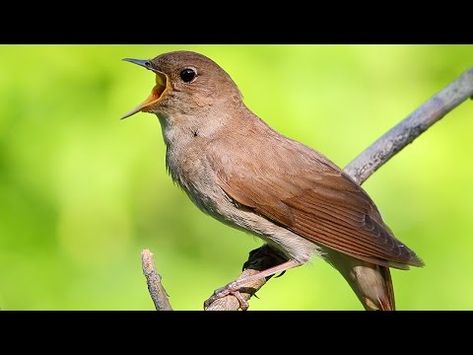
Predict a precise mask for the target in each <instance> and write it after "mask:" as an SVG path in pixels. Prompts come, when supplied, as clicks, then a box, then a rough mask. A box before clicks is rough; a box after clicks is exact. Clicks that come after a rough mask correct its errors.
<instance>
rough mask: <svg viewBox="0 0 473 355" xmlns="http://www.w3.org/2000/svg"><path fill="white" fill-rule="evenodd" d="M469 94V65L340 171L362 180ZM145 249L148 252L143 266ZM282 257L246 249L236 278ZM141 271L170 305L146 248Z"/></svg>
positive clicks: (210, 306) (472, 83) (257, 285)
mask: <svg viewBox="0 0 473 355" xmlns="http://www.w3.org/2000/svg"><path fill="white" fill-rule="evenodd" d="M470 97H471V98H473V68H471V69H469V70H467V71H466V72H464V73H463V74H462V75H461V76H460V77H459V78H458V79H457V80H455V81H454V82H452V83H451V84H450V85H448V86H447V87H446V88H444V89H443V90H442V91H440V92H439V93H437V94H436V95H435V96H433V97H432V98H430V99H429V100H428V101H427V102H425V103H424V104H423V105H422V106H420V107H419V108H418V109H417V110H415V111H414V112H413V113H411V114H410V115H409V116H407V118H405V119H404V120H402V121H401V122H400V123H398V124H397V125H396V126H394V127H393V128H392V129H391V130H389V131H388V132H386V133H385V134H384V135H383V136H382V137H381V138H379V139H378V140H377V141H376V142H374V143H373V144H372V145H371V146H369V147H368V148H367V149H366V150H365V151H363V152H362V153H361V154H360V155H358V156H357V157H356V158H355V159H354V160H353V161H352V162H350V163H349V164H348V165H347V166H346V167H345V169H344V171H345V172H346V173H347V174H348V175H349V176H350V177H351V178H352V179H353V180H354V181H355V182H357V183H358V184H360V185H361V184H362V183H363V182H364V181H366V179H368V178H369V177H370V176H371V175H372V174H373V173H374V172H375V171H376V170H378V169H379V168H380V167H381V166H383V165H384V164H385V163H386V162H387V161H388V160H389V159H391V158H392V157H393V156H394V155H396V154H397V153H398V152H400V151H401V150H402V149H403V148H404V147H405V146H406V145H408V144H409V143H411V142H412V141H413V140H414V139H416V138H417V137H418V136H420V135H421V134H422V133H423V132H425V131H426V130H427V129H428V128H429V127H430V126H432V125H433V124H434V123H435V122H437V121H438V120H440V119H441V118H442V117H444V116H445V115H446V114H447V113H448V112H450V111H451V110H453V109H454V108H455V107H457V106H458V105H460V104H461V103H462V102H463V101H465V100H467V99H468V98H470ZM145 253H148V254H149V256H148V257H147V261H146V265H147V266H146V267H145ZM284 261H286V260H285V259H284V258H283V257H282V256H281V255H279V253H278V252H277V251H275V250H273V249H271V248H270V247H269V246H267V245H264V246H262V247H261V248H258V249H255V250H253V251H251V252H250V255H249V257H248V260H247V261H246V262H245V264H244V265H243V272H242V273H241V274H240V276H239V279H241V278H244V277H246V276H250V275H253V274H256V273H257V272H259V271H261V270H264V269H267V268H270V267H272V266H276V265H279V264H281V263H282V262H284ZM142 263H143V271H144V273H145V276H146V279H147V281H148V289H149V291H150V294H151V298H152V299H153V301H154V304H155V306H156V309H158V310H159V309H171V305H170V304H169V300H168V298H167V296H166V291H164V288H163V287H162V285H161V282H160V277H159V275H158V274H157V273H156V271H155V270H154V266H153V261H152V254H151V252H150V251H149V250H144V251H143V253H142ZM269 278H270V277H268V278H266V279H265V280H259V281H255V282H253V283H252V284H249V285H247V286H246V287H244V288H242V289H241V290H240V292H241V295H242V297H243V300H244V301H248V300H249V299H250V298H251V296H253V295H254V294H255V293H256V292H257V291H258V290H259V289H261V287H263V285H264V284H265V283H266V281H267V280H269ZM204 308H205V309H206V310H238V309H239V308H240V301H239V300H238V299H237V298H236V297H235V296H233V295H228V296H226V297H223V298H220V299H217V300H215V301H213V302H211V303H210V302H208V300H207V301H206V302H205V306H204Z"/></svg>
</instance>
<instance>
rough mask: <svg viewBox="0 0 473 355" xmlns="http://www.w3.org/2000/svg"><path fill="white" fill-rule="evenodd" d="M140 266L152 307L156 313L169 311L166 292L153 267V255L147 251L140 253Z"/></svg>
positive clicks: (170, 308)
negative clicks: (151, 300)
mask: <svg viewBox="0 0 473 355" xmlns="http://www.w3.org/2000/svg"><path fill="white" fill-rule="evenodd" d="M141 266H142V267H143V273H144V274H145V277H146V282H147V284H148V290H149V294H150V295H151V298H152V299H153V302H154V306H155V307H156V310H158V311H171V310H172V307H171V304H170V303H169V299H168V296H167V292H166V290H165V289H164V287H163V284H162V283H161V276H160V275H159V274H158V272H157V271H156V266H155V265H154V260H153V253H151V251H150V250H149V249H144V250H143V251H142V252H141Z"/></svg>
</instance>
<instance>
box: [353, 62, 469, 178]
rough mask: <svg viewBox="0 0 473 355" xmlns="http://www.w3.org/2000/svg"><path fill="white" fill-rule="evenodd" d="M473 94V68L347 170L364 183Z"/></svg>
mask: <svg viewBox="0 0 473 355" xmlns="http://www.w3.org/2000/svg"><path fill="white" fill-rule="evenodd" d="M472 96H473V68H471V69H469V70H467V71H466V72H464V73H463V74H462V75H461V76H460V77H459V78H458V79H457V80H455V81H454V82H452V83H451V84H450V85H448V86H447V87H446V88H444V89H443V90H442V91H440V92H439V93H437V94H436V95H434V96H433V97H432V98H430V99H429V100H428V101H427V102H425V103H424V104H423V105H422V106H420V107H419V108H418V109H417V110H415V111H414V112H413V113H411V114H410V115H409V116H407V117H406V118H405V119H404V120H402V121H401V122H399V123H398V124H397V125H396V126H394V127H393V128H391V129H390V130H389V131H388V132H386V133H385V134H384V135H383V136H382V137H381V138H379V139H378V140H377V141H376V142H374V143H373V144H372V145H370V146H369V147H368V148H367V149H366V150H365V151H363V152H362V153H361V154H360V155H358V156H357V157H356V158H355V159H353V160H352V161H351V163H350V164H348V165H347V166H346V167H345V169H344V171H345V172H346V173H347V174H348V175H350V176H351V177H352V178H353V179H354V180H355V181H356V182H357V183H358V184H360V185H361V184H362V183H363V182H364V181H365V180H366V179H368V178H369V177H370V176H371V175H372V174H373V173H374V172H375V171H376V170H378V169H379V168H380V167H381V166H383V165H384V164H385V163H386V162H387V161H388V160H389V159H391V158H392V157H393V156H394V155H396V154H397V153H398V152H399V151H401V150H402V149H403V148H404V147H405V146H406V145H408V144H409V143H412V141H413V140H414V139H416V138H417V137H418V136H420V135H421V134H422V133H423V132H424V131H426V130H427V129H428V128H429V127H430V126H432V125H433V124H434V123H435V122H437V121H439V120H440V119H441V118H442V117H444V116H445V115H446V114H447V113H449V112H450V111H451V110H453V109H454V108H455V107H457V106H458V105H460V104H461V103H462V102H463V101H465V100H467V99H468V98H469V97H472Z"/></svg>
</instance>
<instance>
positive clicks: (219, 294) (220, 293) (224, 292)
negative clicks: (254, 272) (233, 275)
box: [204, 281, 250, 311]
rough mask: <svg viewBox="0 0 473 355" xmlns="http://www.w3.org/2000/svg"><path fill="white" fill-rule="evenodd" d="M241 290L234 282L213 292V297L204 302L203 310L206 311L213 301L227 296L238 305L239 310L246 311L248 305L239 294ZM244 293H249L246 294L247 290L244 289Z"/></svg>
mask: <svg viewBox="0 0 473 355" xmlns="http://www.w3.org/2000/svg"><path fill="white" fill-rule="evenodd" d="M242 289H243V288H242V287H241V286H240V285H239V284H238V283H237V282H236V281H234V282H231V283H229V284H228V285H226V286H224V287H222V288H219V289H217V290H215V291H214V293H213V295H212V296H210V298H209V299H208V300H206V301H205V302H204V309H207V308H208V307H209V306H210V305H211V304H212V303H214V302H215V301H217V300H219V299H221V298H224V297H227V296H229V295H232V296H234V297H235V298H236V299H237V300H238V302H239V303H240V309H241V310H242V311H246V310H247V309H248V307H249V304H248V301H247V300H245V298H244V297H243V295H242V294H241V292H240V291H242ZM245 293H250V292H248V291H247V289H245Z"/></svg>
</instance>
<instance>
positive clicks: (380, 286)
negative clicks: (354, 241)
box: [325, 250, 396, 311]
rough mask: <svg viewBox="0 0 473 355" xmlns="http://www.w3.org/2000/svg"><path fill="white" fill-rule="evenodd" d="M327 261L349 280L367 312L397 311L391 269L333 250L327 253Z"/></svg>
mask: <svg viewBox="0 0 473 355" xmlns="http://www.w3.org/2000/svg"><path fill="white" fill-rule="evenodd" d="M325 259H326V261H327V262H329V263H330V264H331V265H332V266H333V267H334V268H335V269H337V270H338V271H339V272H340V273H341V274H342V276H343V277H344V278H345V279H346V280H347V282H348V283H349V284H350V286H351V288H352V289H353V291H354V292H355V294H356V295H357V297H358V299H359V300H360V302H361V303H362V304H363V307H364V308H365V309H366V310H381V311H393V310H395V309H396V305H395V301H394V288H393V283H392V280H391V272H390V270H389V267H386V266H381V265H376V264H373V263H369V262H367V261H362V260H358V259H355V258H352V257H351V256H348V255H344V254H341V253H339V252H336V251H333V250H328V251H327V253H326V254H325Z"/></svg>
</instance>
